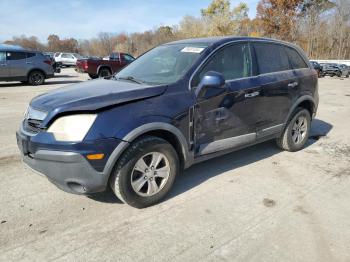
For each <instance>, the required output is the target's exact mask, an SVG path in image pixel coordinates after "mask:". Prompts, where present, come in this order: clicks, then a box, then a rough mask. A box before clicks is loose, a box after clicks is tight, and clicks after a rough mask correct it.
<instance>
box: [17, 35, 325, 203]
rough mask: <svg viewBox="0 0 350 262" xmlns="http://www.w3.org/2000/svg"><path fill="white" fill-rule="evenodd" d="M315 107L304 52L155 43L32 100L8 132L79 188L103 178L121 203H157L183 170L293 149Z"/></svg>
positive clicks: (31, 156) (62, 181) (239, 42)
mask: <svg viewBox="0 0 350 262" xmlns="http://www.w3.org/2000/svg"><path fill="white" fill-rule="evenodd" d="M317 105H318V91H317V73H316V71H315V70H314V69H312V67H311V65H310V64H309V61H308V59H307V57H306V56H305V54H304V52H303V51H302V50H301V49H300V48H298V47H296V46H294V45H292V44H289V43H286V42H281V41H277V40H272V39H262V38H247V37H226V38H205V39H190V40H183V41H177V42H172V43H168V44H164V45H161V46H158V47H156V48H154V49H152V50H151V51H149V52H147V53H145V54H144V55H142V56H141V57H139V58H138V59H136V60H135V61H134V62H133V63H131V64H130V65H129V66H127V67H126V68H124V69H123V70H122V71H120V72H119V73H118V74H116V75H114V76H112V77H109V78H106V79H98V80H92V81H88V82H85V83H80V84H76V85H73V86H68V87H65V88H61V89H57V90H55V91H52V92H49V93H47V94H43V95H40V96H38V97H36V98H34V99H33V100H32V101H31V103H30V105H29V107H28V109H27V112H26V114H25V118H24V120H23V122H22V123H21V126H20V129H19V131H18V132H17V142H18V146H19V148H20V150H21V153H22V157H23V160H24V162H25V163H26V164H28V165H29V166H30V167H31V168H32V169H34V170H36V171H38V172H39V173H41V174H44V175H45V176H46V177H47V178H48V179H49V180H50V181H51V182H53V183H54V184H56V185H57V186H58V187H59V188H61V189H63V190H65V191H68V192H71V193H78V194H89V193H93V192H99V191H104V190H105V189H106V187H107V186H108V184H110V186H111V187H112V189H113V191H114V192H115V194H116V195H117V197H118V198H120V199H121V200H122V201H123V202H125V203H128V204H130V205H131V206H134V207H138V208H142V207H147V206H150V205H152V204H155V203H157V202H159V201H160V200H161V199H162V198H163V197H164V196H165V195H166V194H167V193H168V192H169V190H170V188H171V187H172V185H173V183H174V181H175V177H176V175H177V174H179V173H180V172H181V170H183V169H184V168H188V167H189V166H191V165H193V164H195V163H198V162H201V161H203V160H206V159H209V158H212V157H216V156H219V155H222V154H225V153H228V152H231V151H233V150H237V149H240V148H243V147H246V146H250V145H253V144H256V143H260V142H262V141H266V140H270V139H276V141H277V144H278V146H279V147H280V148H282V149H284V150H288V151H297V150H299V149H301V148H302V147H303V146H304V145H305V143H306V141H307V139H308V135H309V131H310V124H311V119H312V118H313V117H314V116H315V114H316V110H317Z"/></svg>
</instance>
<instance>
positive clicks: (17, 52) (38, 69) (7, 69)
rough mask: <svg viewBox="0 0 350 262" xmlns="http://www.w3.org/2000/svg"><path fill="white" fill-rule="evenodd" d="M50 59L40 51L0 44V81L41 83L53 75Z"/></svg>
mask: <svg viewBox="0 0 350 262" xmlns="http://www.w3.org/2000/svg"><path fill="white" fill-rule="evenodd" d="M53 76H54V70H53V68H52V61H51V59H49V58H48V57H46V56H45V55H43V54H42V53H41V52H37V51H30V50H25V49H23V48H22V47H18V46H11V45H0V81H21V82H22V83H29V84H31V85H41V84H43V83H44V81H45V79H47V78H50V77H53Z"/></svg>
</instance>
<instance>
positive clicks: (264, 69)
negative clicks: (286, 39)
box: [254, 43, 291, 74]
mask: <svg viewBox="0 0 350 262" xmlns="http://www.w3.org/2000/svg"><path fill="white" fill-rule="evenodd" d="M254 48H255V53H256V59H257V63H258V69H259V73H260V74H267V73H273V72H279V71H285V70H290V69H291V68H290V65H289V61H288V56H287V54H286V52H285V51H284V48H283V46H281V45H277V44H268V43H254Z"/></svg>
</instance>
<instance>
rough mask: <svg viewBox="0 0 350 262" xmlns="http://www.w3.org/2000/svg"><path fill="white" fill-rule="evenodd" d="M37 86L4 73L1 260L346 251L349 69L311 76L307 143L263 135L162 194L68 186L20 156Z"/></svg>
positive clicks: (301, 256)
mask: <svg viewBox="0 0 350 262" xmlns="http://www.w3.org/2000/svg"><path fill="white" fill-rule="evenodd" d="M87 79H88V77H87V76H86V75H82V74H78V73H76V72H75V71H74V70H73V69H63V71H62V73H61V74H58V75H57V77H55V78H53V79H49V80H48V81H47V82H46V84H45V85H43V86H39V87H32V86H23V85H21V84H20V83H5V82H0V145H1V147H0V260H1V261H52V260H58V261H221V260H222V261H259V262H261V261H317V262H320V261H327V262H329V261H350V190H349V188H350V136H349V130H350V79H345V78H341V79H339V78H330V77H326V78H322V79H320V80H319V93H320V105H319V110H318V114H317V117H316V119H315V120H314V121H313V125H312V134H311V136H310V139H309V142H308V144H307V147H306V148H305V149H304V150H302V151H300V152H297V153H289V152H282V151H280V150H278V149H277V147H276V146H275V145H274V143H273V141H272V142H267V143H263V144H260V145H257V146H254V147H251V148H247V149H244V150H241V151H237V152H235V153H232V154H229V155H226V156H223V157H220V158H216V159H213V160H210V161H207V162H205V163H202V164H198V165H196V166H193V167H191V168H190V169H188V170H186V171H185V172H184V174H183V175H181V176H180V177H178V180H177V182H176V184H175V187H174V189H173V190H172V193H171V195H170V196H169V197H168V198H167V199H166V200H165V201H164V202H162V203H160V204H159V205H156V206H153V207H150V208H147V209H143V210H138V209H134V208H131V207H129V206H127V205H124V204H122V203H121V202H120V201H119V200H118V199H117V198H116V197H114V195H113V194H112V193H111V192H105V193H99V194H96V195H93V196H90V197H85V196H77V195H71V194H67V193H65V192H62V191H60V190H58V189H57V188H56V187H55V186H54V185H52V184H51V183H50V182H48V181H47V180H46V179H45V178H44V177H41V176H38V175H37V174H35V173H33V172H32V171H30V170H29V169H28V168H26V167H25V166H24V165H23V164H22V163H21V160H20V156H19V153H18V150H17V146H16V139H15V131H16V129H17V128H18V126H19V123H20V121H21V119H22V117H23V112H24V111H25V108H26V106H27V104H28V102H29V101H30V100H31V99H32V98H33V97H34V96H36V95H39V94H41V93H43V92H46V91H49V90H53V89H56V88H59V87H62V86H64V85H68V84H73V83H77V82H80V81H86V80H87Z"/></svg>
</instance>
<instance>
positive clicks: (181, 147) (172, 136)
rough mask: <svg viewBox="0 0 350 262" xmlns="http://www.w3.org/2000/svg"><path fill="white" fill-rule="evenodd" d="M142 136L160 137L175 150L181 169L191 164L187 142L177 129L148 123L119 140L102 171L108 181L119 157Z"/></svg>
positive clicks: (164, 124)
mask: <svg viewBox="0 0 350 262" xmlns="http://www.w3.org/2000/svg"><path fill="white" fill-rule="evenodd" d="M144 136H155V137H160V138H162V139H164V140H166V141H167V142H169V143H170V144H171V145H172V146H173V147H174V149H175V150H176V152H177V154H178V156H179V160H180V164H181V167H182V168H186V167H188V166H189V165H190V164H191V163H192V161H191V159H192V158H191V156H190V153H189V149H188V144H187V140H186V138H185V136H184V135H183V134H182V133H181V131H180V130H179V129H178V128H176V127H175V126H173V125H171V124H168V123H163V122H156V123H148V124H144V125H141V126H139V127H137V128H135V129H134V130H132V131H130V132H129V133H128V134H127V135H126V136H124V137H123V138H122V139H121V140H122V141H121V143H120V144H119V145H118V146H117V148H115V149H114V151H113V152H112V154H111V156H110V157H109V159H108V161H107V163H106V166H105V168H104V171H103V173H105V174H106V175H107V177H108V179H109V177H110V175H111V173H112V170H113V167H114V166H115V164H116V162H117V161H118V159H119V157H120V156H121V155H122V154H123V153H124V151H125V150H126V149H127V148H128V147H129V145H130V144H131V143H132V142H134V141H135V140H137V139H139V138H141V137H144Z"/></svg>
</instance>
